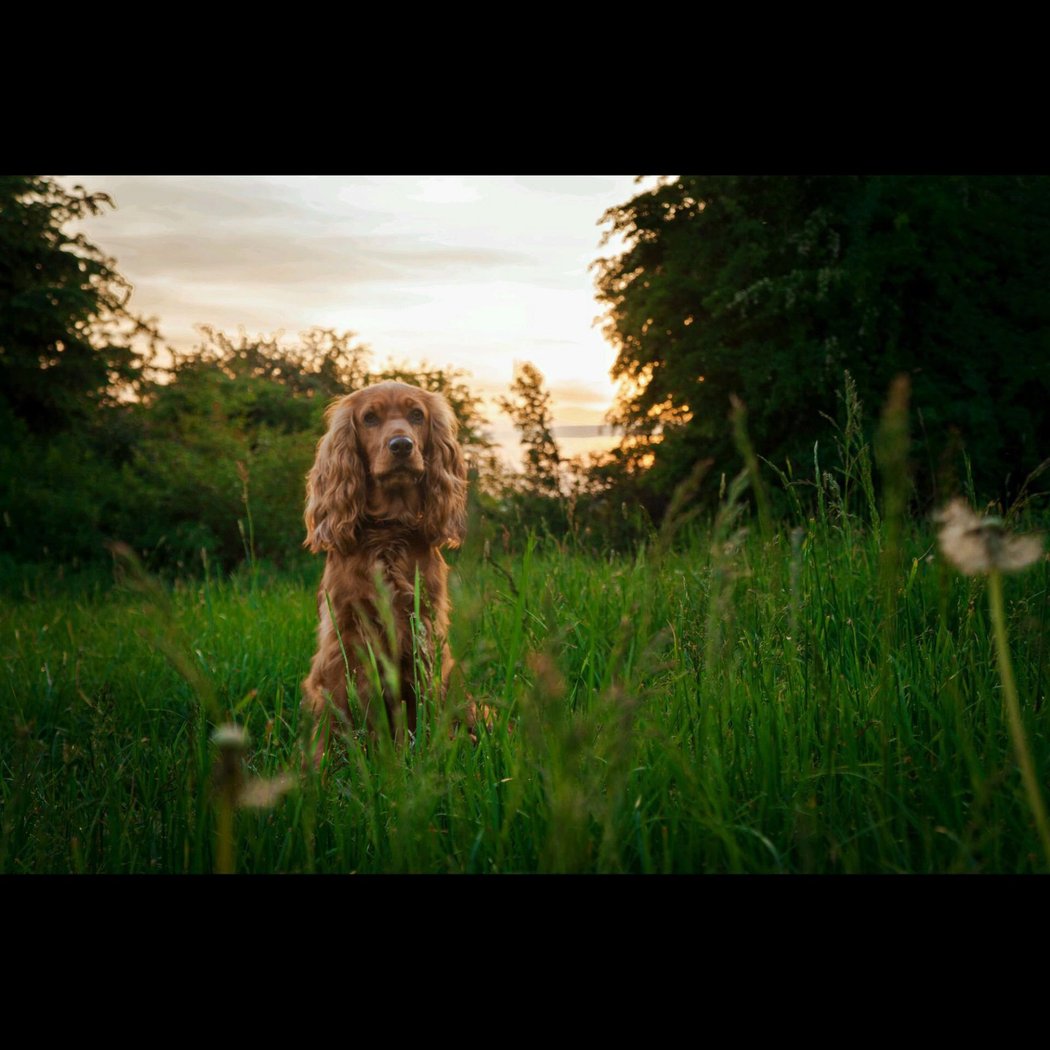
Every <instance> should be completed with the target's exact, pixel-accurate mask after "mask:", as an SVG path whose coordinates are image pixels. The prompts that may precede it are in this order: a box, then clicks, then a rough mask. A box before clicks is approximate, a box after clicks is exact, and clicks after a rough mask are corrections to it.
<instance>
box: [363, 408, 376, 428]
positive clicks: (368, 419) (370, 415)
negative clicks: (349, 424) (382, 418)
mask: <svg viewBox="0 0 1050 1050" xmlns="http://www.w3.org/2000/svg"><path fill="white" fill-rule="evenodd" d="M378 424H379V416H377V415H376V414H375V412H371V411H369V412H366V413H365V426H366V427H374V426H378Z"/></svg>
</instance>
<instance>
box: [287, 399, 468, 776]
mask: <svg viewBox="0 0 1050 1050" xmlns="http://www.w3.org/2000/svg"><path fill="white" fill-rule="evenodd" d="M325 418H326V421H327V424H328V429H327V432H326V433H325V435H324V437H322V438H321V440H320V442H319V443H318V446H317V456H316V459H315V461H314V465H313V467H312V468H311V470H310V473H309V475H308V476H307V484H306V513H305V520H306V540H305V542H304V546H306V547H308V548H309V549H310V550H311V551H313V552H314V553H321V552H324V553H325V554H326V555H327V558H326V561H325V567H324V574H323V577H322V579H321V587H320V590H319V591H318V596H317V608H318V615H319V618H320V623H319V626H318V631H317V652H316V653H315V655H314V658H313V662H312V664H311V667H310V673H309V675H308V676H307V677H306V679H305V680H304V682H303V685H302V689H303V706H304V708H305V709H306V710H307V711H308V712H309V714H310V715H311V716H312V717H313V719H314V738H313V742H312V748H313V755H314V762H315V764H317V765H320V763H321V760H322V758H323V756H324V754H325V751H326V750H327V749H328V747H329V745H330V743H331V741H332V740H333V739H334V736H335V733H336V731H337V730H338V729H339V726H340V724H348V725H350V726H351V727H363V728H366V729H368V730H369V731H371V733H372V734H373V735H374V734H375V733H376V732H377V730H379V728H380V723H379V720H380V719H381V718H386V719H387V726H388V727H389V730H390V731H391V732H392V733H393V735H394V737H395V739H397V740H401V739H403V735H404V733H405V732H406V731H407V732H408V733H412V734H414V733H415V730H416V717H417V707H418V701H419V696H418V695H417V689H421V688H423V687H424V686H425V684H426V679H429V678H430V677H431V676H432V674H433V673H434V671H435V669H436V667H437V665H438V663H439V662H440V674H441V681H440V684H439V688H438V694H439V696H441V697H444V694H445V691H446V689H447V685H448V677H449V673H450V672H451V670H452V665H453V661H452V655H451V653H450V651H449V647H448V642H447V634H448V623H449V598H448V566H447V564H446V563H445V559H444V558H443V557H442V556H441V548H442V547H443V546H449V547H457V546H459V544H460V542H461V541H462V539H463V535H464V531H465V528H466V508H467V470H466V464H465V462H464V458H463V452H462V449H461V448H460V446H459V442H458V441H457V439H456V434H457V422H456V417H455V415H454V414H453V412H452V409H451V408H450V407H449V404H448V402H447V401H446V400H445V399H444V398H443V397H442V396H441V395H440V394H434V393H430V392H428V391H425V390H421V389H419V388H418V387H415V386H409V385H408V384H406V383H397V382H385V383H379V384H377V385H375V386H370V387H366V388H365V389H363V390H358V391H356V392H355V393H353V394H350V395H348V396H346V397H342V398H340V399H339V400H337V401H335V402H333V403H332V404H331V405H330V406H329V408H328V411H327V413H326V417H325ZM417 574H418V580H419V584H420V586H419V591H420V592H421V593H420V594H419V600H418V605H417V593H416V579H417ZM417 609H418V617H417V615H416V613H417ZM369 650H371V652H370V651H369ZM377 668H378V671H379V683H378V684H377V675H376V669H377ZM421 669H422V671H423V679H422V680H421V678H420V670H421ZM348 680H349V682H350V683H351V684H352V686H353V690H352V693H353V694H354V695H351V696H348V693H347V682H348Z"/></svg>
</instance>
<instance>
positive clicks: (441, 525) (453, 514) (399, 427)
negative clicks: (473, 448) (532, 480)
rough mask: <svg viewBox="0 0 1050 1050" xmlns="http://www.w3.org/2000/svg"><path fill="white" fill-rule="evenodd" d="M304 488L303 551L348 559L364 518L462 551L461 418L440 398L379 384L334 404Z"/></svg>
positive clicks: (464, 489) (463, 470)
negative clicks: (414, 528)
mask: <svg viewBox="0 0 1050 1050" xmlns="http://www.w3.org/2000/svg"><path fill="white" fill-rule="evenodd" d="M325 418H326V420H327V422H328V431H327V433H326V434H325V435H324V437H323V438H321V441H320V442H319V444H318V446H317V458H316V460H315V462H314V465H313V467H312V468H311V470H310V473H309V475H308V476H307V480H306V515H305V516H306V544H305V545H306V546H307V547H309V548H310V550H312V551H314V552H320V551H330V550H336V551H339V552H340V553H343V554H347V553H349V551H350V549H351V548H352V546H353V542H354V536H355V534H356V532H357V530H358V528H359V526H360V524H361V522H362V520H363V519H364V518H365V517H366V516H367V517H370V518H374V519H379V520H391V521H396V522H399V523H401V524H406V525H418V527H419V528H421V529H422V531H423V533H424V535H425V536H426V537H427V540H428V541H429V542H430V543H432V544H434V545H436V546H440V545H441V544H443V543H447V544H449V545H450V546H453V547H455V546H458V545H459V542H460V540H461V539H462V538H463V531H464V527H465V525H466V507H467V469H466V464H465V463H464V461H463V453H462V451H461V450H460V447H459V443H458V442H457V440H456V430H457V423H456V417H455V416H454V415H453V413H452V409H451V408H449V406H448V402H447V401H446V400H445V399H444V398H443V397H442V396H441V395H440V394H432V393H429V392H428V391H426V390H420V389H419V388H418V387H414V386H409V385H408V384H407V383H394V382H388V383H379V384H377V385H376V386H370V387H366V388H365V389H364V390H358V391H357V392H356V393H353V394H350V395H348V396H347V397H343V398H340V399H339V400H338V401H335V402H333V403H332V404H331V405H330V406H329V408H328V412H327V414H326V417H325Z"/></svg>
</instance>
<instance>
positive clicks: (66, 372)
mask: <svg viewBox="0 0 1050 1050" xmlns="http://www.w3.org/2000/svg"><path fill="white" fill-rule="evenodd" d="M112 203H113V202H112V201H111V200H110V199H109V197H108V196H107V195H106V194H104V193H87V192H85V191H84V189H83V188H82V187H80V186H77V187H75V188H74V189H73V191H72V192H66V191H65V190H64V189H62V188H61V187H60V186H59V185H58V184H57V183H55V182H54V181H52V180H51V179H48V178H44V177H41V176H35V175H4V176H0V442H2V443H6V444H10V443H11V442H13V441H15V440H17V439H18V437H19V435H21V434H26V433H28V434H30V435H39V436H45V437H50V436H52V435H54V434H58V433H61V432H69V431H72V430H75V429H76V428H77V427H78V426H80V425H82V424H85V423H89V422H91V421H93V415H94V413H95V411H96V410H97V409H99V408H100V407H106V406H111V405H112V404H114V400H115V397H116V396H117V394H118V393H119V392H120V391H121V390H122V389H126V388H127V387H128V386H129V385H133V384H134V383H135V382H136V381H137V380H138V379H139V378H140V374H141V368H142V365H143V359H142V358H141V357H139V356H137V355H136V354H135V353H134V352H133V351H132V348H131V340H132V337H133V336H134V335H136V334H138V333H140V332H144V333H146V334H147V335H155V333H154V332H152V330H151V329H150V327H149V326H148V325H146V324H144V323H143V322H142V321H140V320H138V319H137V318H134V317H132V316H131V315H130V314H129V313H128V311H127V310H126V304H127V299H128V296H129V295H130V293H131V288H130V286H129V285H128V283H127V282H126V281H125V280H124V278H123V277H121V275H120V274H119V273H117V272H116V270H115V269H114V268H113V266H114V263H113V261H112V260H111V259H108V258H106V256H105V255H103V254H102V253H101V252H100V251H99V250H98V249H97V248H95V247H94V246H93V245H91V244H89V243H88V241H87V240H86V239H85V237H84V236H83V234H77V235H76V236H70V235H69V234H68V233H67V232H65V231H64V229H63V227H65V226H67V225H68V224H69V223H70V222H72V221H74V220H77V219H81V218H83V217H85V216H87V215H97V214H99V213H100V212H101V211H102V209H103V207H104V206H105V205H107V204H108V205H110V206H112Z"/></svg>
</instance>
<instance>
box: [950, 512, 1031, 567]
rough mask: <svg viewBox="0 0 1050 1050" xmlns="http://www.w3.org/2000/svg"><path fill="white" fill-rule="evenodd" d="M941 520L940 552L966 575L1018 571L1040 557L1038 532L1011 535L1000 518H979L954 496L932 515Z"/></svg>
mask: <svg viewBox="0 0 1050 1050" xmlns="http://www.w3.org/2000/svg"><path fill="white" fill-rule="evenodd" d="M935 519H936V520H937V521H939V522H940V523H941V531H940V534H939V536H938V539H939V540H940V545H941V553H942V554H943V555H944V556H945V557H946V558H947V559H948V561H950V562H951V563H952V565H954V566H955V568H957V569H958V570H959V572H961V573H964V574H965V575H967V576H976V575H977V574H978V573H988V572H991V571H992V569H998V570H999V571H1000V572H1017V571H1018V570H1019V569H1024V568H1026V567H1027V566H1029V565H1032V564H1034V563H1035V562H1037V561H1038V560H1039V558H1040V557H1041V556H1042V553H1043V537H1042V535H1040V534H1039V533H1029V534H1028V535H1025V536H1014V535H1013V534H1012V533H1009V532H1007V531H1006V529H1005V528H1004V527H1003V522H1002V519H1000V518H979V517H978V516H977V515H976V514H974V512H973V511H972V510H971V509H970V508H969V506H967V504H966V503H965V502H964V501H963V500H961V499H954V500H952V501H951V503H949V504H948V505H947V506H946V507H945V508H944V509H943V510H941V511H939V512H938V513H937V514H936V515H935Z"/></svg>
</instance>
